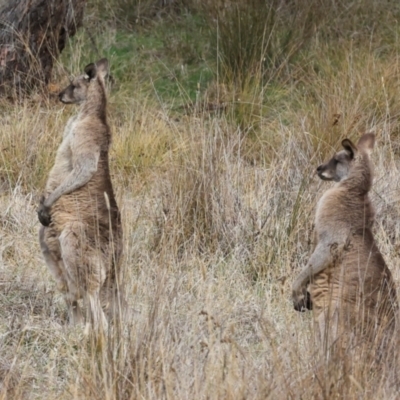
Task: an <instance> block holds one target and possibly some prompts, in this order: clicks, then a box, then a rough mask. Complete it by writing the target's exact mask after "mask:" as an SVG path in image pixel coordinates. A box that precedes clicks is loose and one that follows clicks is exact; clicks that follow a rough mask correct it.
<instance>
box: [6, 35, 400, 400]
mask: <svg viewBox="0 0 400 400" xmlns="http://www.w3.org/2000/svg"><path fill="white" fill-rule="evenodd" d="M110 40H111V39H110ZM313 51H314V52H315V53H314V54H313V57H310V59H309V60H310V63H309V64H308V65H304V66H303V68H302V69H300V68H298V67H297V69H295V70H294V71H293V80H291V81H287V82H286V83H285V84H284V85H282V86H280V87H279V88H277V89H276V91H277V92H278V94H276V97H275V98H273V99H267V101H266V103H265V100H260V97H259V95H257V96H256V95H254V97H253V98H252V99H247V100H248V102H247V103H246V104H250V108H248V109H252V110H256V112H255V113H254V114H250V115H247V116H246V117H247V118H248V123H246V126H249V124H250V125H251V124H254V125H256V126H257V128H256V129H254V130H251V132H250V130H243V129H242V126H241V124H240V123H239V122H240V121H239V122H238V118H239V117H238V114H237V113H236V111H235V110H236V109H235V107H236V105H237V103H235V104H231V103H228V104H227V105H226V107H227V108H226V112H225V113H208V112H205V111H204V112H202V111H200V112H197V113H193V114H189V115H179V116H177V115H175V114H174V113H172V112H171V111H170V110H169V109H168V107H165V104H161V103H158V102H157V101H155V100H154V98H153V97H151V96H149V93H148V92H144V91H141V86H140V80H139V79H138V80H137V81H134V82H132V86H135V88H136V89H135V91H134V92H132V91H130V90H127V88H126V87H124V85H123V84H120V85H119V87H118V88H117V89H116V90H114V91H113V92H112V94H111V95H110V107H109V111H110V123H111V126H112V130H113V132H114V141H113V146H112V153H111V158H112V169H113V178H114V182H115V187H116V191H117V196H118V200H119V205H120V208H121V211H122V215H123V224H124V240H125V255H126V257H125V261H124V275H125V279H124V282H125V285H126V293H127V299H128V302H129V315H128V318H127V320H126V321H121V324H120V325H117V326H113V327H111V328H110V331H109V333H108V338H107V340H106V342H105V343H104V344H103V346H97V345H96V343H94V342H93V341H92V339H91V338H86V337H84V335H83V330H82V329H79V328H76V329H73V328H71V327H69V326H68V324H67V323H66V309H65V306H64V303H63V301H62V298H61V296H60V295H59V294H58V293H57V292H56V290H55V285H54V282H53V281H52V279H51V277H50V275H49V273H48V271H47V268H46V266H45V265H44V262H43V260H42V258H41V255H40V249H39V245H38V240H37V230H38V227H39V223H38V221H37V218H36V213H35V207H36V204H37V199H38V196H39V194H40V192H41V190H42V188H43V186H44V182H45V179H46V175H47V172H48V170H49V168H50V167H51V165H52V163H53V160H54V155H55V151H56V149H57V146H58V144H59V143H60V140H61V131H62V129H63V127H64V125H65V122H66V120H67V118H68V116H69V115H71V113H73V112H75V110H74V109H72V108H66V107H64V106H62V105H60V104H58V103H56V102H53V101H48V102H47V101H42V102H37V101H33V100H26V101H24V102H22V103H20V104H15V105H12V106H11V105H9V104H1V109H0V110H1V111H0V112H1V115H2V124H1V126H0V149H1V153H0V154H1V161H0V185H1V186H0V190H1V192H0V224H1V228H0V316H1V317H0V399H44V398H46V399H139V398H143V399H161V398H165V399H203V398H204V399H245V398H246V399H265V398H271V399H277V398H278V399H280V398H282V399H286V398H303V399H311V398H314V399H320V398H382V399H391V398H396V397H397V393H398V390H399V384H400V383H399V381H398V378H397V376H396V371H397V366H396V367H393V366H392V367H389V366H385V365H384V366H383V367H382V369H381V370H372V371H371V370H370V369H369V368H368V366H361V367H359V368H355V369H353V370H351V371H350V372H349V371H348V370H346V364H345V363H343V364H341V363H335V364H333V365H328V366H327V369H326V370H325V371H324V370H321V369H320V368H319V367H318V365H319V364H318V361H319V358H318V356H317V354H316V348H315V345H314V339H313V337H314V332H313V324H312V319H311V315H310V313H304V314H299V313H296V312H295V311H294V310H293V308H292V305H291V300H290V285H291V283H292V280H293V277H294V275H295V273H296V272H297V270H298V269H299V268H300V267H301V266H303V265H304V263H305V262H306V261H307V259H308V257H309V255H310V252H311V248H312V243H311V242H312V223H313V214H314V210H315V205H316V201H317V200H318V198H319V197H320V195H321V194H322V193H323V191H324V190H326V188H327V187H329V184H328V183H323V182H320V181H318V180H317V178H316V177H315V175H314V170H315V168H316V166H317V165H318V164H319V163H320V162H321V161H322V160H323V159H324V158H325V157H326V156H327V155H328V154H331V153H332V151H333V149H337V148H338V145H339V143H340V140H341V139H342V138H344V137H346V136H350V137H352V138H356V137H357V135H358V134H359V133H361V132H364V131H367V130H368V131H369V130H374V131H375V132H377V135H378V142H377V146H376V151H375V153H374V158H373V159H374V163H375V167H376V177H375V184H374V188H373V193H372V197H373V202H374V204H375V206H376V209H377V216H376V225H375V233H376V237H377V241H378V244H379V247H380V249H381V251H382V252H383V254H384V257H385V259H386V261H387V263H388V265H389V267H390V269H391V270H392V272H393V274H394V277H395V280H396V282H397V284H398V286H399V285H400V259H399V256H398V250H399V247H398V243H399V240H400V218H399V214H400V202H399V200H400V190H399V185H400V179H399V176H400V175H399V172H400V171H399V169H400V163H399V161H398V160H399V158H398V154H399V144H400V143H399V140H400V137H399V122H398V118H399V115H400V106H399V104H400V102H399V101H398V93H399V91H398V88H399V76H400V75H399V58H398V54H396V53H395V52H391V53H390V56H387V57H386V56H385V57H382V56H381V55H380V52H379V48H378V49H376V51H375V50H374V49H368V47H364V48H360V49H358V50H355V49H354V48H353V47H352V46H351V44H347V42H345V43H342V44H341V45H340V48H338V47H337V48H334V49H333V48H331V47H328V46H326V47H325V46H324V45H322V44H318V43H317V44H314V47H313ZM80 61H81V60H80V56H77V58H76V60H74V61H71V63H70V64H69V65H68V66H67V68H68V69H70V70H71V71H73V72H78V71H79V65H80ZM111 68H113V65H111ZM62 72H63V66H62V65H60V68H59V71H58V74H59V75H62ZM130 76H131V75H130ZM270 93H272V92H270ZM274 93H275V92H274ZM201 95H202V96H203V97H206V95H207V92H204V93H201ZM247 100H246V101H247ZM204 102H205V103H206V102H207V98H204ZM239 102H240V101H239ZM200 110H201V108H200ZM339 115H340V117H339ZM350 356H351V354H350ZM328 367H329V368H328ZM364 367H365V368H364Z"/></svg>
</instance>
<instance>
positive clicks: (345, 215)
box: [292, 133, 398, 346]
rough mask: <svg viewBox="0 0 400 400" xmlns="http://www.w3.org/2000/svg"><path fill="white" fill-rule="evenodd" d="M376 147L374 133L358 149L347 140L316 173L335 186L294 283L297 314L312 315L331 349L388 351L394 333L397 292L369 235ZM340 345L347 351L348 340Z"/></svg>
mask: <svg viewBox="0 0 400 400" xmlns="http://www.w3.org/2000/svg"><path fill="white" fill-rule="evenodd" d="M374 143H375V135H374V134H372V133H366V134H364V135H363V136H362V137H361V138H360V139H359V141H358V143H357V145H354V144H353V143H352V142H351V141H350V140H349V139H345V140H343V141H342V146H343V148H344V150H342V151H340V152H338V153H337V154H335V155H334V156H333V158H332V159H331V160H329V161H328V162H327V163H325V164H322V165H320V166H319V167H318V168H317V174H318V176H319V177H320V178H321V179H323V180H327V181H335V182H336V184H335V185H334V186H333V187H332V188H330V189H328V190H327V191H326V192H325V193H324V194H323V196H322V197H321V199H320V200H319V202H318V204H317V210H316V216H315V233H316V239H317V244H316V247H315V250H314V252H313V254H312V255H311V257H310V260H309V261H308V263H307V265H306V266H305V268H304V269H303V270H302V271H301V272H300V274H299V275H298V276H297V278H296V280H295V281H294V283H293V287H292V289H293V293H292V297H293V304H294V308H295V309H296V310H298V311H304V310H305V309H307V308H308V309H311V308H312V309H313V312H314V317H315V319H316V322H317V324H318V325H319V331H320V338H321V340H323V341H324V343H325V344H326V345H327V346H330V345H331V344H332V343H334V342H335V341H337V339H338V338H339V337H340V336H342V337H344V336H346V335H347V337H350V336H352V337H353V338H354V337H360V335H361V338H362V339H368V340H370V341H374V340H375V343H377V341H380V342H381V344H382V346H384V343H383V338H386V339H385V340H386V342H387V340H390V336H391V335H390V333H393V330H394V324H395V315H396V313H397V307H398V306H397V298H396V290H395V287H394V282H393V278H392V275H391V272H390V270H389V269H388V267H387V266H386V264H385V261H384V259H383V257H382V255H381V253H380V251H379V249H378V247H377V245H376V243H375V240H374V237H373V234H372V231H371V228H372V225H373V221H374V209H373V206H372V204H371V201H370V199H369V196H368V192H369V191H370V189H371V186H372V180H373V177H372V165H371V161H370V154H371V152H372V150H373V147H374ZM307 286H308V291H307ZM387 333H389V335H387ZM378 334H379V335H378ZM378 337H379V339H378ZM386 342H385V343H386ZM342 343H343V346H348V345H349V343H348V342H346V339H344V341H343V342H342Z"/></svg>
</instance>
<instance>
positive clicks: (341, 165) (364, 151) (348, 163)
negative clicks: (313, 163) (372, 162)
mask: <svg viewBox="0 0 400 400" xmlns="http://www.w3.org/2000/svg"><path fill="white" fill-rule="evenodd" d="M374 144H375V135H374V134H373V133H365V134H364V135H363V136H361V138H360V139H359V141H358V142H357V145H355V144H354V143H353V142H352V141H351V140H350V139H344V140H343V141H342V146H343V149H344V150H341V151H339V152H338V153H336V154H335V155H334V156H333V157H332V158H331V159H330V160H329V161H327V162H326V163H324V164H321V165H320V166H319V167H318V168H317V174H318V176H319V177H320V178H321V179H323V180H325V181H335V182H340V181H342V180H343V179H346V178H347V177H348V175H349V172H350V170H351V167H352V165H353V164H354V162H355V160H356V159H357V158H358V156H359V155H360V156H361V157H363V158H364V157H367V158H369V156H370V154H371V152H372V150H373V148H374Z"/></svg>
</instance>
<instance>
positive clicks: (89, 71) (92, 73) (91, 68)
mask: <svg viewBox="0 0 400 400" xmlns="http://www.w3.org/2000/svg"><path fill="white" fill-rule="evenodd" d="M85 74H86V75H87V76H88V77H89V80H90V81H91V80H92V79H94V78H96V75H97V68H96V65H95V64H93V63H90V64H88V65H86V67H85Z"/></svg>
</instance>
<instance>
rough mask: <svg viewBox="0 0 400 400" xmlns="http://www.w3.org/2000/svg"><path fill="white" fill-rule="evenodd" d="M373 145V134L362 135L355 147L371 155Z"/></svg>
mask: <svg viewBox="0 0 400 400" xmlns="http://www.w3.org/2000/svg"><path fill="white" fill-rule="evenodd" d="M374 145H375V134H374V133H364V135H362V136H361V137H360V139H359V140H358V143H357V147H358V148H360V149H363V150H364V151H366V152H367V153H368V154H371V153H372V150H373V149H374Z"/></svg>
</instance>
